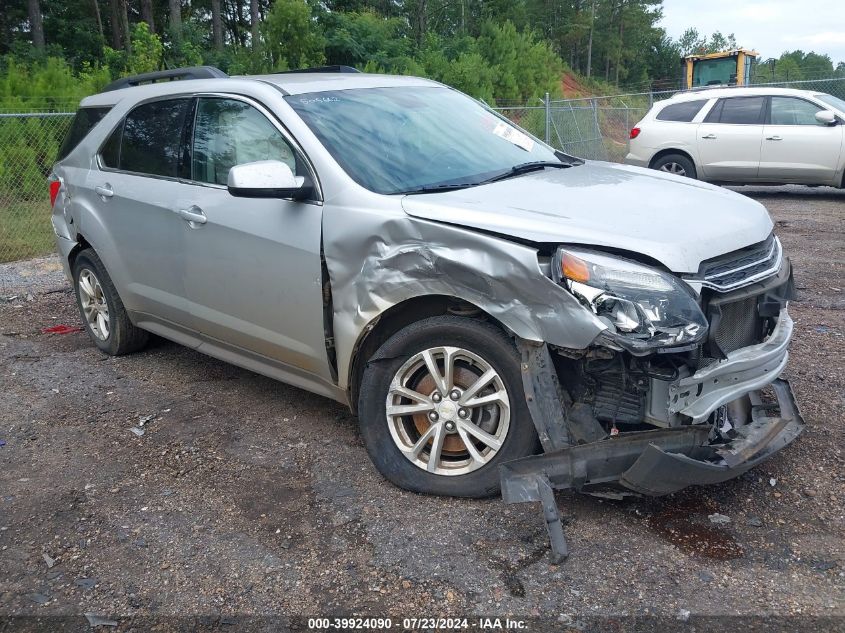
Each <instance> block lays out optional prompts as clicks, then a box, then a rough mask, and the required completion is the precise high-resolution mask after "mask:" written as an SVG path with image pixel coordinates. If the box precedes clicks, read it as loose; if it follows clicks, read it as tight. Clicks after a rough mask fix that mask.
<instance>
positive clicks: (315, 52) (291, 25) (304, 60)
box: [261, 0, 325, 69]
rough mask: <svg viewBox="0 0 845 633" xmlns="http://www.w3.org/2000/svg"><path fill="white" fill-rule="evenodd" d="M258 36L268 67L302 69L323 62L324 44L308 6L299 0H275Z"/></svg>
mask: <svg viewBox="0 0 845 633" xmlns="http://www.w3.org/2000/svg"><path fill="white" fill-rule="evenodd" d="M261 33H262V35H263V38H264V47H265V49H266V55H267V56H268V57H269V63H270V67H271V68H274V69H286V68H302V67H307V66H314V65H318V64H322V63H323V62H324V61H325V54H324V53H323V49H324V46H325V41H324V39H323V36H322V34H321V33H320V32H319V31H318V26H317V23H316V21H315V20H313V19H312V17H311V8H310V6H309V5H308V4H306V3H305V2H302V0H276V1H275V2H274V3H273V6H272V8H271V9H270V12H269V13H268V14H267V17H266V18H265V20H264V22H263V24H262V25H261Z"/></svg>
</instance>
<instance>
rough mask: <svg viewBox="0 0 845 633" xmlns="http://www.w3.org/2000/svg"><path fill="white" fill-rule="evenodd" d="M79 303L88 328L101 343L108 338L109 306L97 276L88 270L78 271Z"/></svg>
mask: <svg viewBox="0 0 845 633" xmlns="http://www.w3.org/2000/svg"><path fill="white" fill-rule="evenodd" d="M76 285H77V288H78V292H79V303H80V305H82V314H83V315H84V316H85V320H86V322H87V323H88V327H89V328H90V329H91V332H93V334H94V336H96V337H97V338H98V339H100V340H101V341H105V340H106V339H107V338H108V337H109V332H110V328H109V305H108V302H107V301H106V297H105V294H103V287H102V285H101V284H100V280H99V279H97V275H95V274H94V272H93V271H91V270H89V269H88V268H83V269H82V270H81V271H79V277H78V280H77V283H76Z"/></svg>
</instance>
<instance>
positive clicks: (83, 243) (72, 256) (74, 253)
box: [67, 233, 97, 271]
mask: <svg viewBox="0 0 845 633" xmlns="http://www.w3.org/2000/svg"><path fill="white" fill-rule="evenodd" d="M86 248H90V249H92V250H93V251H94V252H95V253H96V252H97V250H96V249H95V248H94V247H93V246H91V244H90V243H89V242H88V240H86V239H85V236H84V235H82V233H77V235H76V246H74V247H73V248H72V249H70V252H69V253H68V256H67V263H68V266H69V268H70V270H71V271H73V264H74V262H76V258H77V257H78V256H79V254H80V253H81V252H82V251H84V250H85V249H86Z"/></svg>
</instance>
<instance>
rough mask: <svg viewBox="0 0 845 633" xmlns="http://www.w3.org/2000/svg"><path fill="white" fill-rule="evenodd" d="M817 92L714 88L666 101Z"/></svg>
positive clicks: (686, 93)
mask: <svg viewBox="0 0 845 633" xmlns="http://www.w3.org/2000/svg"><path fill="white" fill-rule="evenodd" d="M818 92H819V91H818V90H798V89H796V88H772V87H767V86H752V87H748V88H746V87H735V88H731V87H714V88H698V89H693V90H687V91H684V92H680V93H678V94H675V95H672V96H671V97H669V99H667V101H695V100H698V99H717V98H719V97H753V96H767V95H772V96H779V95H780V96H791V97H811V96H814V95H816V94H818Z"/></svg>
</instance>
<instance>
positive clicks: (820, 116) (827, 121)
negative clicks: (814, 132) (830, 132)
mask: <svg viewBox="0 0 845 633" xmlns="http://www.w3.org/2000/svg"><path fill="white" fill-rule="evenodd" d="M816 121H818V122H819V123H821V124H822V125H836V115H835V114H834V113H833V112H831V111H830V110H820V111H818V112H816Z"/></svg>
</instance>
